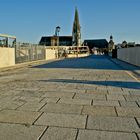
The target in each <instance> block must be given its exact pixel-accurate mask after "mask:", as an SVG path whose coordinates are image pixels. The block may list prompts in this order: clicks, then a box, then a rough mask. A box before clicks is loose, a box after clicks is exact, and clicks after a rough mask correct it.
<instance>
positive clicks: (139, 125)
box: [134, 117, 140, 128]
mask: <svg viewBox="0 0 140 140" xmlns="http://www.w3.org/2000/svg"><path fill="white" fill-rule="evenodd" d="M134 119H135V121H136V123H137V125H138V127H139V128H140V124H139V122H138V120H137V118H136V117H134Z"/></svg>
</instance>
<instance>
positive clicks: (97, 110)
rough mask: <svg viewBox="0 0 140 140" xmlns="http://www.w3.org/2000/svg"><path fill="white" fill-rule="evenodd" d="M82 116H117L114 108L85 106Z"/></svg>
mask: <svg viewBox="0 0 140 140" xmlns="http://www.w3.org/2000/svg"><path fill="white" fill-rule="evenodd" d="M82 114H86V115H92V116H116V112H115V108H114V107H103V106H84V108H83V111H82Z"/></svg>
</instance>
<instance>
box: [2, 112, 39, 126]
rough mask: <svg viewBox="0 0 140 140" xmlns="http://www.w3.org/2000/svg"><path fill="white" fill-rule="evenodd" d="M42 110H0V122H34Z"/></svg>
mask: <svg viewBox="0 0 140 140" xmlns="http://www.w3.org/2000/svg"><path fill="white" fill-rule="evenodd" d="M40 114H41V113H40V112H25V111H16V110H2V111H1V112H0V122H3V123H19V124H32V123H33V122H34V121H35V120H36V119H37V118H38V116H39V115H40Z"/></svg>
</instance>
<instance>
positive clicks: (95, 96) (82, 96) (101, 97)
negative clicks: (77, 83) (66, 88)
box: [74, 93, 106, 100]
mask: <svg viewBox="0 0 140 140" xmlns="http://www.w3.org/2000/svg"><path fill="white" fill-rule="evenodd" d="M74 98H75V99H76V98H78V99H93V100H106V96H105V95H103V94H88V93H86V94H80V93H77V94H76V95H75V97H74Z"/></svg>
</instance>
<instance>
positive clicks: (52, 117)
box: [35, 113, 87, 128]
mask: <svg viewBox="0 0 140 140" xmlns="http://www.w3.org/2000/svg"><path fill="white" fill-rule="evenodd" d="M86 118H87V116H86V115H68V114H55V113H47V114H46V113H44V114H43V115H42V116H41V117H40V118H39V119H38V120H37V122H36V123H35V124H36V125H46V126H60V127H71V128H85V124H86Z"/></svg>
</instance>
